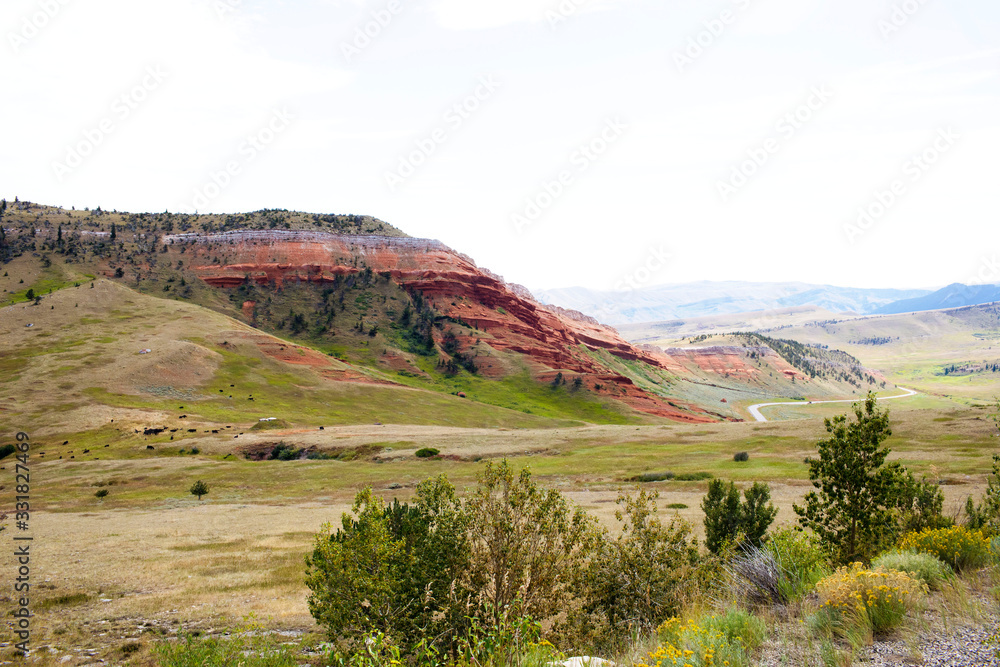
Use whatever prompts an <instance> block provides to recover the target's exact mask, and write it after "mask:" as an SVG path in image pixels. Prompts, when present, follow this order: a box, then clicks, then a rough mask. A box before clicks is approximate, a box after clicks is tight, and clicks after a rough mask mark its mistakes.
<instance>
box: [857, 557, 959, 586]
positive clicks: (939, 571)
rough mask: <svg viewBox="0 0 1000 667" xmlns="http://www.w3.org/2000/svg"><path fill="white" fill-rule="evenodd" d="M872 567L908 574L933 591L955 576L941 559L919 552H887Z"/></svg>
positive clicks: (876, 559) (875, 560) (874, 561)
mask: <svg viewBox="0 0 1000 667" xmlns="http://www.w3.org/2000/svg"><path fill="white" fill-rule="evenodd" d="M872 567H873V568H882V569H883V570H897V571H898V572H906V573H907V574H909V575H910V576H911V577H913V578H914V579H919V580H920V581H922V582H924V583H925V584H927V586H928V587H929V588H930V589H931V590H938V589H939V588H941V584H942V583H943V582H945V581H948V580H949V579H952V578H954V576H955V572H954V571H953V570H952V569H951V567H950V566H949V565H948V564H947V563H945V562H944V561H942V560H941V559H940V558H938V557H937V556H935V555H933V554H929V553H922V552H919V551H898V550H893V551H889V552H886V553H884V554H882V555H881V556H879V557H878V558H875V559H874V560H872Z"/></svg>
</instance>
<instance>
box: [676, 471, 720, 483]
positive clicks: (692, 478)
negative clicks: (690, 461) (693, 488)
mask: <svg viewBox="0 0 1000 667" xmlns="http://www.w3.org/2000/svg"><path fill="white" fill-rule="evenodd" d="M712 477H714V475H712V473H710V472H682V473H681V474H679V475H675V476H674V479H675V480H677V481H678V482H700V481H702V480H706V479H712Z"/></svg>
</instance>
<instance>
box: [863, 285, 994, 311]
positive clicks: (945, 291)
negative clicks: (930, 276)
mask: <svg viewBox="0 0 1000 667" xmlns="http://www.w3.org/2000/svg"><path fill="white" fill-rule="evenodd" d="M994 301H1000V285H963V284H961V283H953V284H951V285H948V286H947V287H943V288H941V289H939V290H938V291H937V292H931V293H930V294H925V295H924V296H918V297H915V298H912V299H903V300H902V301H896V302H894V303H890V304H887V305H885V306H882V307H881V308H878V309H876V310H875V311H874V312H875V313H879V314H884V315H895V314H897V313H915V312H920V311H924V310H938V309H940V308H960V307H962V306H977V305H979V304H982V303H992V302H994Z"/></svg>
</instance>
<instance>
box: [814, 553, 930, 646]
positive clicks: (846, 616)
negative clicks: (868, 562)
mask: <svg viewBox="0 0 1000 667" xmlns="http://www.w3.org/2000/svg"><path fill="white" fill-rule="evenodd" d="M816 591H817V592H818V593H819V599H820V603H821V605H820V606H821V608H822V609H825V610H828V611H829V612H831V613H832V614H833V615H834V616H835V617H839V619H840V620H841V621H846V622H847V624H848V625H850V624H857V623H860V624H862V625H863V626H865V627H867V628H868V629H870V630H871V632H872V634H875V635H879V634H884V633H886V632H888V631H889V630H892V629H893V628H895V627H896V626H898V625H899V624H900V623H901V622H902V621H903V618H904V617H905V616H906V612H907V611H909V610H910V609H913V608H915V607H916V606H917V605H919V604H920V603H921V602H922V601H923V600H924V598H925V597H926V594H927V585H926V584H924V583H923V582H921V581H918V580H916V579H913V578H912V577H910V575H908V574H906V573H905V572H898V571H895V570H878V569H877V570H867V569H865V568H864V566H863V565H862V564H861V563H852V564H851V565H850V566H846V567H840V568H837V571H836V572H834V573H833V574H832V575H830V576H829V577H826V578H824V579H822V580H821V581H820V582H819V583H817V584H816Z"/></svg>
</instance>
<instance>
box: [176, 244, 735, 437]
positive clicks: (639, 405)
mask: <svg viewBox="0 0 1000 667" xmlns="http://www.w3.org/2000/svg"><path fill="white" fill-rule="evenodd" d="M163 242H164V243H165V244H167V245H168V246H178V245H185V246H186V249H185V250H186V255H187V256H188V257H192V255H193V258H192V259H188V260H187V262H186V263H187V265H188V267H189V268H190V269H191V270H193V271H194V272H195V273H196V274H197V275H198V276H199V277H200V278H201V279H202V280H204V281H205V282H207V283H209V284H210V285H214V286H216V287H220V288H231V287H236V286H239V285H241V284H243V283H244V282H245V281H246V280H248V279H249V280H251V281H254V282H256V283H258V284H261V285H265V284H273V285H275V286H276V287H279V288H280V287H281V286H283V285H286V284H288V283H293V282H307V283H327V282H333V281H334V280H335V278H336V276H343V275H350V274H354V273H359V272H361V271H363V270H365V269H366V268H370V269H371V270H372V271H374V272H376V273H382V274H384V275H389V276H391V278H392V279H393V280H394V281H395V282H396V283H398V284H399V285H401V286H402V287H403V288H404V289H406V290H407V291H410V292H411V293H420V294H422V295H423V297H424V298H425V299H427V300H429V301H430V303H431V304H433V307H434V309H435V310H436V311H437V312H439V313H441V314H442V315H446V316H448V317H450V318H452V319H454V320H458V321H461V322H463V323H465V324H467V325H468V326H470V327H473V328H474V329H477V330H478V331H480V332H483V333H484V336H483V337H482V342H483V343H486V344H488V345H490V346H491V347H492V348H494V349H495V350H499V351H507V352H513V353H518V354H521V355H523V357H524V358H525V359H526V360H527V361H528V364H529V367H530V368H531V369H532V371H533V373H534V374H535V376H536V377H538V378H539V380H540V381H544V380H546V379H547V378H548V377H550V376H554V375H555V373H556V372H562V373H564V376H565V377H567V378H569V379H571V380H573V379H575V376H579V377H580V378H581V382H583V384H584V385H585V386H587V387H588V388H589V389H590V390H592V391H596V392H598V393H602V394H606V395H609V396H612V397H614V398H616V399H617V400H621V401H623V402H625V403H626V404H628V405H630V406H632V407H634V408H635V409H637V410H640V411H642V412H646V413H649V414H654V415H657V416H661V417H667V418H670V419H675V420H679V421H688V422H691V421H694V422H709V421H716V420H717V419H718V417H717V416H715V415H711V414H709V413H707V412H706V411H704V410H702V409H701V408H699V407H697V406H694V405H690V404H684V403H682V402H679V401H670V402H668V401H666V400H664V399H662V398H661V397H659V396H656V395H654V394H652V393H650V392H647V391H645V390H643V389H641V388H639V387H637V386H636V385H635V384H634V383H633V381H632V380H631V379H629V378H628V377H625V376H624V375H622V374H621V373H620V372H616V371H615V370H614V369H612V368H609V367H608V366H607V365H606V364H605V363H602V362H601V360H600V359H599V356H600V355H599V354H594V353H601V352H606V353H608V354H611V355H613V356H614V357H617V358H619V359H623V360H629V361H642V362H644V363H647V364H649V365H651V366H653V367H655V368H658V369H661V370H665V371H674V370H679V369H680V365H679V364H676V363H673V362H672V360H671V359H670V357H669V356H667V355H664V354H658V353H655V352H651V351H647V350H643V349H640V348H637V347H635V346H633V345H631V344H630V343H628V342H627V341H625V340H624V339H623V338H622V337H621V336H620V335H619V334H618V332H617V331H615V330H614V329H612V328H611V327H608V326H604V325H602V324H600V323H598V322H597V321H596V320H594V319H593V318H590V317H587V316H585V315H583V314H582V313H578V312H575V311H569V310H564V309H561V308H557V307H549V306H543V305H541V304H539V303H537V302H536V301H535V300H534V299H533V298H532V297H531V295H530V293H529V292H528V290H526V289H525V288H523V287H521V286H519V285H511V284H508V283H506V282H505V281H504V280H503V278H502V277H500V276H498V275H496V274H493V273H491V272H490V271H487V270H485V269H481V268H479V267H477V266H476V264H475V262H474V261H473V260H472V259H471V258H470V257H468V256H465V255H462V254H460V253H457V252H455V251H454V250H452V249H450V248H448V247H447V246H445V245H444V244H442V243H440V242H438V241H432V240H427V239H413V238H395V237H381V236H344V235H336V234H330V233H323V232H306V231H237V232H226V233H221V234H197V235H195V234H182V235H172V236H167V237H164V238H163ZM252 312H253V305H252V304H249V303H248V304H245V307H244V315H245V316H247V317H248V319H249V317H251V316H252Z"/></svg>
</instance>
